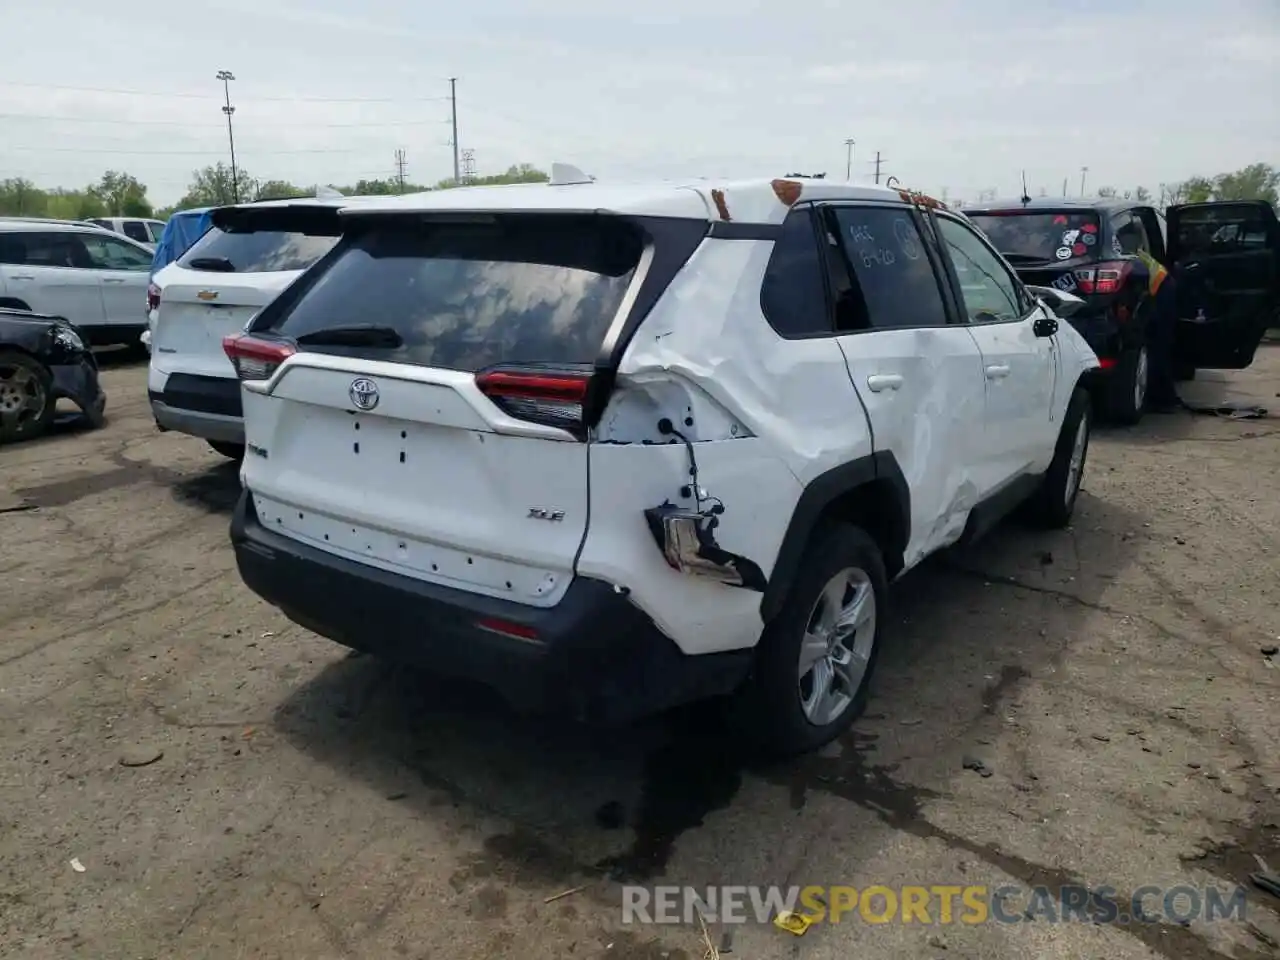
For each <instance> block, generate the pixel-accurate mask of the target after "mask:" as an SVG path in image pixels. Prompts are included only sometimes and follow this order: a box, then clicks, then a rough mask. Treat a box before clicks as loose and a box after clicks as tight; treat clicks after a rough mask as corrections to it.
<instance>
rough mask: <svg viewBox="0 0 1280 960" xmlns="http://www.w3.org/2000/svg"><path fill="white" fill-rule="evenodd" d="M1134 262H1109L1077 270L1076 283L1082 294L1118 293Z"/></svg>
mask: <svg viewBox="0 0 1280 960" xmlns="http://www.w3.org/2000/svg"><path fill="white" fill-rule="evenodd" d="M1132 269H1133V261H1132V260H1108V261H1105V262H1103V263H1095V264H1094V265H1093V266H1091V267H1081V268H1079V269H1078V270H1076V283H1078V284H1079V285H1080V292H1081V293H1116V292H1118V291H1119V290H1120V288H1121V287H1123V286H1124V282H1125V280H1126V279H1128V276H1129V271H1130V270H1132Z"/></svg>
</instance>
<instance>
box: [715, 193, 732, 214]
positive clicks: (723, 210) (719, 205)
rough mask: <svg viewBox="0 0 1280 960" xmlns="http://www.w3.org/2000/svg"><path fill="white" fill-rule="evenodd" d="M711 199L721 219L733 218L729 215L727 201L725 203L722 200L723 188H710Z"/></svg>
mask: <svg viewBox="0 0 1280 960" xmlns="http://www.w3.org/2000/svg"><path fill="white" fill-rule="evenodd" d="M711 200H712V202H714V203H715V205H716V213H718V214H720V219H721V220H732V219H733V217H731V216H729V205H728V204H727V203H725V202H724V191H723V190H718V189H717V190H712V191H711Z"/></svg>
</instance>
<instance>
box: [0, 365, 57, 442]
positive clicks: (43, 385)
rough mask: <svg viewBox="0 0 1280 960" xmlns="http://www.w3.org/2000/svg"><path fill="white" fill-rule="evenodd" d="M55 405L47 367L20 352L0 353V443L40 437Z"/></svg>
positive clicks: (51, 379)
mask: <svg viewBox="0 0 1280 960" xmlns="http://www.w3.org/2000/svg"><path fill="white" fill-rule="evenodd" d="M57 406H58V402H57V399H56V398H55V397H54V395H53V374H51V373H50V372H49V368H48V367H46V366H45V365H44V364H43V363H41V362H40V361H39V360H37V359H36V358H35V357H32V356H30V355H29V354H26V353H23V352H22V351H20V350H0V443H12V442H16V441H18V440H30V439H32V438H34V437H38V436H40V435H41V434H43V433H44V432H45V431H46V430H48V429H49V424H50V423H52V422H53V415H54V412H55V411H56V410H57Z"/></svg>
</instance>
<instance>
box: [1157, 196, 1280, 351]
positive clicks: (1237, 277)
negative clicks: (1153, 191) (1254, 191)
mask: <svg viewBox="0 0 1280 960" xmlns="http://www.w3.org/2000/svg"><path fill="white" fill-rule="evenodd" d="M1166 217H1167V220H1168V225H1169V243H1168V259H1169V265H1170V266H1172V267H1174V268H1175V271H1174V272H1175V276H1176V278H1177V282H1178V287H1177V297H1178V328H1177V335H1176V341H1175V344H1176V346H1175V350H1176V353H1177V359H1178V360H1179V361H1180V362H1182V363H1185V364H1187V365H1190V366H1194V367H1209V368H1221V369H1228V370H1242V369H1244V368H1245V367H1247V366H1249V364H1251V363H1252V362H1253V355H1254V353H1255V352H1256V351H1257V349H1258V344H1259V343H1260V342H1261V340H1262V337H1263V335H1264V334H1265V333H1266V332H1267V328H1268V327H1269V326H1271V325H1273V324H1280V222H1277V220H1276V213H1275V210H1273V209H1272V207H1271V205H1270V204H1269V203H1267V202H1265V201H1262V200H1223V201H1217V202H1214V203H1188V204H1183V205H1180V206H1174V207H1170V208H1169V209H1168V211H1166Z"/></svg>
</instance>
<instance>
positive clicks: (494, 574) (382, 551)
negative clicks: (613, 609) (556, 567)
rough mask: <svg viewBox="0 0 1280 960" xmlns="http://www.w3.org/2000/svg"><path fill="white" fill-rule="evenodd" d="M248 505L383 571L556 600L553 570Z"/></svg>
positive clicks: (303, 512) (290, 509)
mask: <svg viewBox="0 0 1280 960" xmlns="http://www.w3.org/2000/svg"><path fill="white" fill-rule="evenodd" d="M253 504H254V510H255V511H256V512H257V515H258V519H259V521H260V522H261V523H262V525H263V526H264V527H266V528H267V529H268V530H271V531H273V532H275V533H278V534H281V535H283V536H287V537H289V538H290V539H293V540H297V541H300V542H303V543H307V544H309V545H311V546H314V547H316V548H318V549H320V550H323V551H325V552H326V553H332V554H334V555H336V556H340V557H344V558H346V559H348V560H354V561H356V562H358V563H364V564H368V565H369V566H373V567H377V568H378V569H381V570H386V571H388V572H389V573H398V574H401V575H403V576H408V577H412V578H414V579H416V580H423V581H426V582H429V583H438V584H440V585H442V586H446V587H455V588H459V589H464V590H469V591H472V592H476V593H483V594H485V595H488V596H493V597H501V598H504V599H508V600H517V601H520V602H523V603H529V604H532V605H546V604H549V603H551V602H554V600H555V599H558V597H557V593H558V591H557V589H556V588H557V587H558V586H559V585H560V580H561V576H560V575H559V574H557V573H556V572H554V571H550V570H540V569H537V568H535V567H529V566H525V565H522V564H516V563H511V562H509V561H505V560H500V559H496V558H493V557H485V556H482V555H479V554H476V553H469V552H467V551H462V550H455V549H452V548H449V547H446V546H443V545H442V544H438V543H433V542H431V541H428V540H422V539H417V538H413V537H409V536H406V535H404V534H401V533H391V532H389V531H386V530H379V529H378V528H376V527H371V526H367V525H361V524H359V523H353V522H352V521H350V520H347V519H345V518H342V517H335V516H333V515H331V514H326V513H323V512H321V511H319V510H316V509H308V508H306V507H298V506H293V505H291V504H286V503H284V502H283V501H281V500H277V499H274V498H271V497H265V496H263V495H262V494H259V493H255V494H254V495H253Z"/></svg>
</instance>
